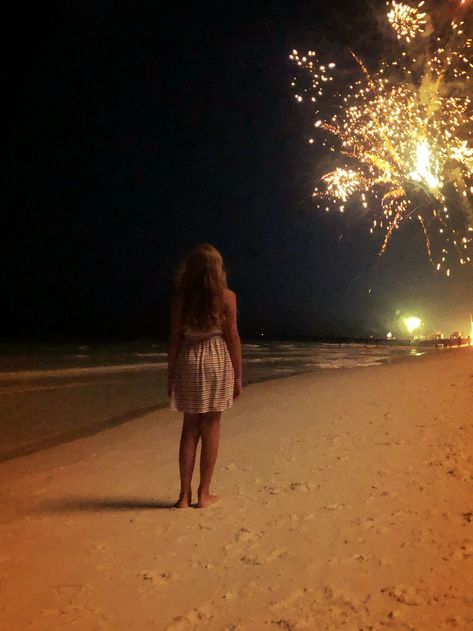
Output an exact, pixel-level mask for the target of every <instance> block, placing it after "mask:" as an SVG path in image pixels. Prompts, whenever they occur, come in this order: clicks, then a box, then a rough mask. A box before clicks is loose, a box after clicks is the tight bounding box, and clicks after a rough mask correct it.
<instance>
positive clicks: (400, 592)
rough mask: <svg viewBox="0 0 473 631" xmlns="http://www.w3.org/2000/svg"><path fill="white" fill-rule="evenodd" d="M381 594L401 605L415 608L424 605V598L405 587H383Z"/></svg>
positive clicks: (413, 589)
mask: <svg viewBox="0 0 473 631" xmlns="http://www.w3.org/2000/svg"><path fill="white" fill-rule="evenodd" d="M381 593H383V594H387V595H388V596H390V597H391V598H393V599H394V600H396V601H397V602H399V603H402V604H403V605H409V606H410V607H417V606H419V605H423V604H425V603H426V600H425V598H422V597H421V595H420V594H419V590H417V589H415V588H414V587H410V586H406V585H393V586H392V587H383V588H382V589H381Z"/></svg>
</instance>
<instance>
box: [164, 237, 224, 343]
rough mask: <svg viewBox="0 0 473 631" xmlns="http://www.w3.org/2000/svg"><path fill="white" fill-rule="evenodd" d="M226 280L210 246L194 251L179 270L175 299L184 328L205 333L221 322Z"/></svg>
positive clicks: (218, 256) (221, 264)
mask: <svg viewBox="0 0 473 631" xmlns="http://www.w3.org/2000/svg"><path fill="white" fill-rule="evenodd" d="M226 287H227V276H226V273H225V267H224V264H223V258H222V255H221V254H220V252H219V251H218V250H217V249H216V248H214V246H213V245H210V243H203V244H202V245H198V246H197V247H195V248H194V249H193V250H192V251H191V252H190V253H189V255H188V256H187V258H186V259H185V261H184V263H183V264H182V266H181V269H180V270H179V274H178V278H177V286H176V298H177V301H178V304H179V306H180V312H181V321H182V324H183V325H184V326H188V327H190V328H193V329H198V330H202V331H207V330H209V329H211V328H213V327H216V326H221V325H222V323H223V320H224V308H225V304H224V290H225V289H226Z"/></svg>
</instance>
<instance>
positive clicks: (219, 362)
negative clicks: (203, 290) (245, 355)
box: [171, 328, 235, 414]
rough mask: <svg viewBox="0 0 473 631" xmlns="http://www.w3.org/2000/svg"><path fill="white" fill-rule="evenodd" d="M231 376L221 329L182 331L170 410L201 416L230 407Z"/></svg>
mask: <svg viewBox="0 0 473 631" xmlns="http://www.w3.org/2000/svg"><path fill="white" fill-rule="evenodd" d="M234 383H235V373H234V371H233V365H232V360H231V358H230V353H229V352H228V348H227V345H226V343H225V340H224V339H223V335H222V330H221V329H212V330H210V331H195V330H192V329H188V328H185V329H184V331H183V340H182V343H181V347H180V349H179V354H178V356H177V361H176V372H175V374H174V383H173V387H172V393H171V408H172V409H173V410H175V411H178V412H188V413H191V414H198V413H199V414H201V413H203V412H223V410H227V409H228V408H229V407H231V406H232V405H233V388H234Z"/></svg>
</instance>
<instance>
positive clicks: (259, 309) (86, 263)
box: [2, 0, 473, 339]
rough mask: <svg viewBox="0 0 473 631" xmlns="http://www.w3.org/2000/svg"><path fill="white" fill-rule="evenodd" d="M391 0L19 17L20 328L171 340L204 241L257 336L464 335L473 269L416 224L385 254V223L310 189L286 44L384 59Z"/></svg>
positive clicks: (8, 224)
mask: <svg viewBox="0 0 473 631" xmlns="http://www.w3.org/2000/svg"><path fill="white" fill-rule="evenodd" d="M25 6H26V5H25ZM376 7H377V10H378V11H379V10H380V8H381V9H382V8H383V7H384V2H381V1H380V2H367V1H359V2H351V3H347V2H346V1H345V0H343V1H342V0H331V2H318V1H316V0H313V1H312V2H298V1H286V2H282V1H279V0H272V1H268V2H263V1H262V2H250V3H226V2H213V3H212V2H201V3H197V2H179V3H177V2H176V3H174V2H173V3H169V4H168V5H167V6H165V5H163V6H158V3H157V2H155V1H153V2H139V1H138V2H113V1H112V0H101V1H95V2H92V1H90V2H87V1H85V0H84V1H73V0H70V1H68V2H62V3H57V4H56V5H51V4H50V5H49V7H48V8H47V9H44V7H43V6H41V7H40V8H39V9H38V10H37V11H38V13H37V15H32V14H30V15H29V16H28V20H26V17H25V16H22V15H18V16H16V18H15V19H12V21H11V33H10V37H11V45H10V55H9V58H8V65H9V66H10V69H13V72H12V76H13V80H12V86H11V93H12V95H13V105H14V107H13V114H12V118H11V122H12V125H11V129H10V131H11V132H12V136H13V151H12V155H11V158H10V159H9V168H8V171H7V186H6V189H5V193H4V199H5V197H6V204H5V210H4V230H3V234H2V239H3V248H2V249H3V252H4V254H5V255H6V256H5V261H6V265H5V266H4V268H3V278H4V284H5V288H4V297H5V306H4V309H3V310H2V311H3V316H4V317H5V327H4V328H3V331H4V335H5V337H6V338H10V339H14V338H17V339H18V338H28V337H36V338H48V337H49V338H51V337H56V336H60V337H65V338H67V337H71V338H72V337H76V338H78V337H87V336H115V337H128V338H129V337H140V336H149V335H153V336H157V337H162V336H164V335H165V334H166V326H167V318H168V303H169V296H170V291H171V285H172V279H173V275H174V272H175V269H176V266H177V264H178V263H179V261H180V259H181V257H182V256H183V255H184V254H185V253H186V251H187V250H188V249H189V248H191V247H192V246H193V245H195V244H197V243H199V242H202V241H210V242H212V243H214V244H215V245H216V246H217V247H218V248H219V249H221V251H222V253H223V255H224V257H225V260H226V263H227V268H228V275H229V283H230V286H231V287H232V288H233V289H234V290H235V291H236V292H237V294H238V298H239V310H240V325H241V329H242V333H243V334H244V335H245V336H249V335H254V334H257V333H259V332H261V331H263V332H265V333H266V334H267V335H270V334H272V335H285V336H289V337H290V336H291V335H303V334H305V335H328V334H335V335H343V334H347V335H353V334H361V335H365V334H369V333H373V334H380V333H382V334H384V333H385V332H386V331H387V330H389V329H393V328H395V321H396V319H398V318H399V317H400V316H402V315H411V314H416V315H419V316H420V317H421V318H423V319H424V321H425V327H426V330H427V329H431V328H442V329H443V328H447V329H453V328H463V329H464V330H466V325H467V323H468V314H469V311H470V310H473V271H472V269H471V268H470V269H469V270H466V269H465V268H462V269H459V270H458V271H457V272H456V273H455V274H454V276H453V277H452V278H451V279H448V280H447V279H445V278H444V277H441V276H439V275H438V273H436V272H435V271H434V270H433V269H432V267H431V266H430V264H429V263H428V260H427V257H426V255H425V252H424V251H423V247H422V240H421V237H420V235H419V231H418V229H417V228H414V227H411V226H406V227H405V228H404V230H400V231H399V233H398V234H396V237H395V240H394V242H393V245H392V247H391V249H390V250H389V251H388V253H387V254H386V255H385V256H384V257H383V258H380V257H378V255H377V251H378V248H379V241H378V240H376V239H373V238H372V237H371V236H370V235H369V227H370V226H369V221H367V220H365V219H363V218H360V217H359V216H358V215H357V214H352V215H349V216H348V213H347V215H346V216H345V217H342V216H340V215H339V214H336V213H333V214H332V213H331V214H328V215H326V214H323V213H320V212H319V211H317V210H316V208H315V206H314V204H313V202H312V200H311V192H312V189H313V186H314V183H315V181H314V178H315V173H316V172H317V168H316V163H317V161H318V160H319V159H321V158H323V156H321V155H320V154H317V150H314V149H311V148H310V147H309V146H308V145H307V144H306V140H307V137H308V134H309V133H310V130H311V118H310V116H309V115H308V112H307V111H304V110H303V109H301V107H300V106H297V104H296V103H295V102H294V99H293V97H292V93H291V88H290V86H289V83H290V80H291V76H292V74H293V68H292V67H291V65H290V64H289V62H288V54H289V52H290V50H291V49H292V48H293V47H297V48H299V49H301V50H302V49H304V47H305V46H311V47H313V48H316V49H317V50H318V51H320V53H321V54H322V55H323V54H324V52H325V51H327V52H330V53H331V52H333V51H334V50H335V51H336V50H339V51H343V50H344V49H346V47H347V46H348V45H352V46H354V47H355V46H356V48H357V50H359V51H360V52H361V53H362V54H363V55H364V57H365V58H366V59H367V61H368V63H370V60H376V59H377V57H378V55H379V52H380V51H379V48H378V47H379V46H380V43H379V37H378V35H377V33H376V30H375V23H376V10H375V9H376ZM25 11H26V8H25ZM19 13H21V7H20V9H19ZM370 289H371V292H369V290H370Z"/></svg>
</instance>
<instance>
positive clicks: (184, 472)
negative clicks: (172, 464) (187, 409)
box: [175, 414, 200, 508]
mask: <svg viewBox="0 0 473 631" xmlns="http://www.w3.org/2000/svg"><path fill="white" fill-rule="evenodd" d="M199 438H200V426H199V415H198V414H184V422H183V423H182V432H181V442H180V445H179V472H180V474H181V493H180V495H179V499H178V500H177V502H176V504H175V507H176V508H189V506H190V504H191V501H192V489H191V482H192V473H193V472H194V464H195V452H196V449H197V443H198V442H199Z"/></svg>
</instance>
